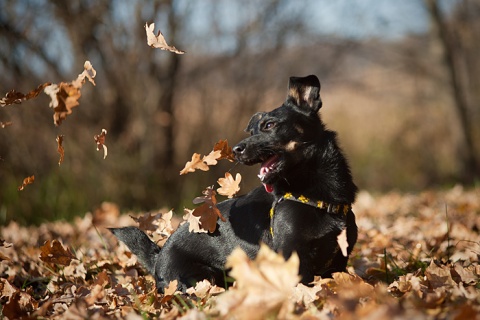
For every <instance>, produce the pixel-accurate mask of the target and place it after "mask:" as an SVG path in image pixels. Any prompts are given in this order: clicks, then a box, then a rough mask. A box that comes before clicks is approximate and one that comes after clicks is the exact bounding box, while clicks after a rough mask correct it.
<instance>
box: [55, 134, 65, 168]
mask: <svg viewBox="0 0 480 320" xmlns="http://www.w3.org/2000/svg"><path fill="white" fill-rule="evenodd" d="M63 137H64V136H63V135H59V136H57V139H56V141H57V151H58V153H59V154H60V159H59V160H58V165H61V164H62V162H63V158H64V156H65V150H64V149H63V145H62V144H63Z"/></svg>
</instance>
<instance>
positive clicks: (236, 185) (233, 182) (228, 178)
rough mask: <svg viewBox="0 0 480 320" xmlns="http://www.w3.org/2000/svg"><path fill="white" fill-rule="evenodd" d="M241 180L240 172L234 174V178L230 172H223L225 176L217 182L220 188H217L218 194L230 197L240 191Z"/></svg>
mask: <svg viewBox="0 0 480 320" xmlns="http://www.w3.org/2000/svg"><path fill="white" fill-rule="evenodd" d="M241 181H242V176H241V175H240V173H237V174H236V175H235V179H233V176H232V175H231V174H230V172H226V173H225V178H219V179H218V181H217V182H218V184H219V185H220V188H218V189H217V192H218V194H221V195H222V196H227V197H229V198H232V197H233V196H234V195H235V194H237V192H238V191H240V182H241Z"/></svg>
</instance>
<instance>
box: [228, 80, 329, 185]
mask: <svg viewBox="0 0 480 320" xmlns="http://www.w3.org/2000/svg"><path fill="white" fill-rule="evenodd" d="M321 106H322V101H321V99H320V82H319V81H318V78H317V77H316V76H314V75H310V76H308V77H303V78H301V77H291V78H290V82H289V85H288V96H287V99H286V101H285V102H284V103H283V104H282V105H281V106H280V107H278V108H277V109H275V110H272V111H270V112H259V113H256V114H255V115H253V117H252V118H251V119H250V122H249V123H248V126H247V128H246V129H245V131H246V132H249V133H250V135H251V136H250V137H248V138H246V139H244V140H242V141H240V142H239V143H238V144H237V145H236V146H234V147H233V152H234V153H235V157H236V158H237V160H238V161H239V162H242V163H244V164H246V165H253V164H256V163H262V165H261V168H260V172H259V175H258V177H259V178H260V180H261V181H262V183H263V184H264V186H265V189H266V190H267V191H268V192H272V191H273V185H274V184H275V182H276V181H278V180H279V179H281V178H286V176H288V173H289V172H290V171H291V169H292V168H294V167H295V166H297V165H298V164H299V163H300V162H301V161H302V163H305V162H306V161H308V159H305V158H308V157H311V156H313V155H309V154H308V151H307V146H308V145H309V144H310V143H311V142H313V141H314V140H315V139H317V138H318V136H319V134H320V133H321V131H323V130H324V125H323V123H322V121H321V120H320V117H319V114H318V111H319V110H320V108H321Z"/></svg>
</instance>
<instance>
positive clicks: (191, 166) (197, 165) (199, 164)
mask: <svg viewBox="0 0 480 320" xmlns="http://www.w3.org/2000/svg"><path fill="white" fill-rule="evenodd" d="M197 169H199V170H202V171H208V170H209V168H208V165H207V164H206V163H205V162H203V160H202V159H200V154H198V153H194V154H193V156H192V160H191V161H188V162H187V163H186V164H185V167H184V168H183V169H182V170H181V171H180V175H182V174H187V173H189V172H195V170H197Z"/></svg>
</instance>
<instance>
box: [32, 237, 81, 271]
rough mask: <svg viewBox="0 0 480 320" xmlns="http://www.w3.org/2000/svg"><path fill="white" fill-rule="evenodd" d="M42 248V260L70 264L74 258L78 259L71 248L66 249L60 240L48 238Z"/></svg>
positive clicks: (64, 264)
mask: <svg viewBox="0 0 480 320" xmlns="http://www.w3.org/2000/svg"><path fill="white" fill-rule="evenodd" d="M40 250H42V252H41V253H40V260H42V261H44V262H48V263H55V264H60V265H63V266H68V265H69V264H70V261H72V259H76V258H75V256H74V255H73V253H72V252H71V251H70V249H68V248H67V249H65V248H64V247H63V246H62V244H61V243H60V242H59V241H58V240H53V241H52V242H50V240H47V241H46V242H45V244H44V245H43V246H41V247H40Z"/></svg>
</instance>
